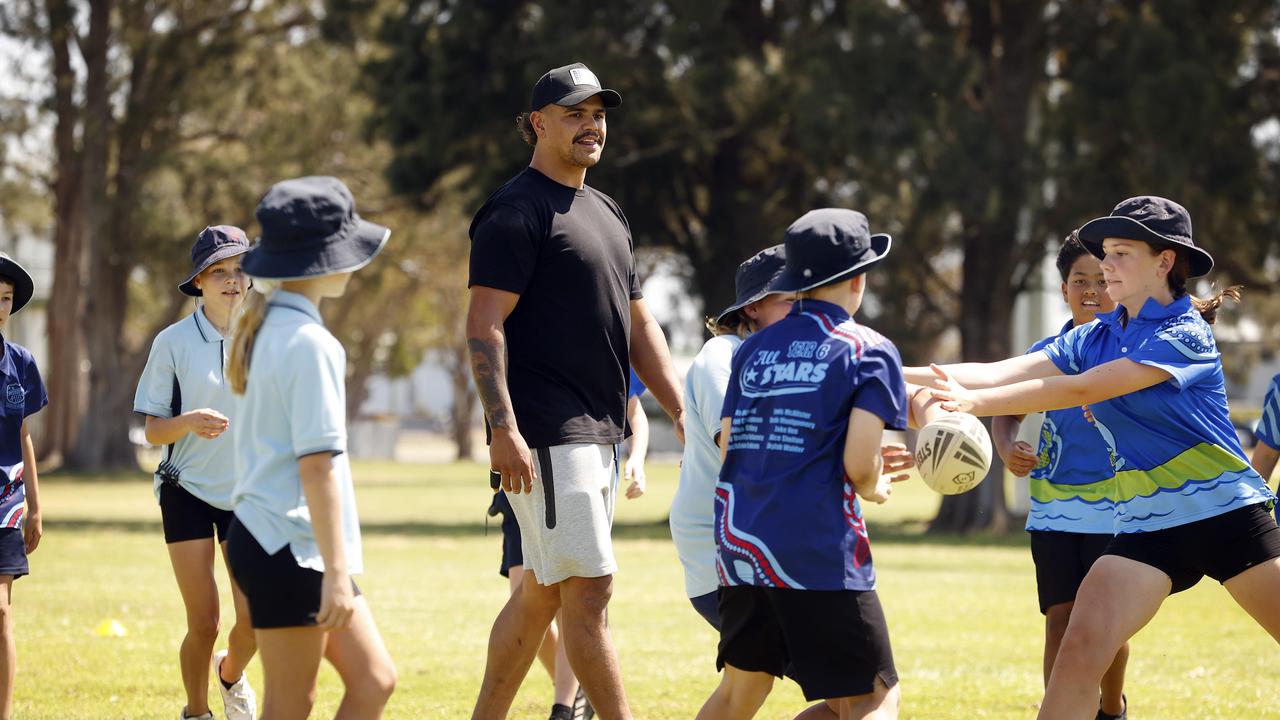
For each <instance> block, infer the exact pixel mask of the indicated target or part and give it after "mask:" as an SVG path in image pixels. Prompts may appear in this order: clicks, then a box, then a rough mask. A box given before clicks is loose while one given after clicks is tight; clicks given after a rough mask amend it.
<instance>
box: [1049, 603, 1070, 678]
mask: <svg viewBox="0 0 1280 720" xmlns="http://www.w3.org/2000/svg"><path fill="white" fill-rule="evenodd" d="M1074 604H1075V603H1073V602H1066V603H1058V604H1057V605H1051V606H1049V607H1047V608H1045V611H1044V685H1045V687H1048V686H1049V675H1050V674H1051V673H1052V672H1053V661H1054V660H1055V659H1056V658H1057V657H1058V648H1059V647H1061V646H1062V636H1063V635H1066V634H1067V624H1068V623H1070V622H1071V607H1072V606H1073V605H1074Z"/></svg>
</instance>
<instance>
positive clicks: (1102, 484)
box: [1027, 320, 1116, 535]
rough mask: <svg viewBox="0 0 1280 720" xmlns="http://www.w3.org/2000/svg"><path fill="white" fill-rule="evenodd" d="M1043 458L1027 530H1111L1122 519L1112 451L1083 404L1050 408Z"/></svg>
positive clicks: (1033, 481) (1033, 482)
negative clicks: (1118, 511)
mask: <svg viewBox="0 0 1280 720" xmlns="http://www.w3.org/2000/svg"><path fill="white" fill-rule="evenodd" d="M1074 327H1075V323H1074V321H1072V320H1068V321H1067V324H1066V325H1064V326H1063V327H1062V329H1061V330H1059V331H1058V334H1057V335H1050V336H1049V337H1047V338H1044V339H1043V340H1041V341H1040V342H1038V343H1036V344H1035V345H1032V346H1031V349H1030V350H1028V351H1027V353H1028V354H1030V353H1033V352H1039V351H1040V349H1041V348H1043V347H1045V346H1046V345H1048V344H1049V343H1051V342H1053V341H1054V340H1057V339H1058V338H1060V337H1062V336H1063V335H1065V334H1067V333H1068V332H1071V330H1072V328H1074ZM1036 454H1037V456H1038V458H1039V459H1038V460H1037V461H1036V466H1035V468H1034V469H1033V470H1032V471H1031V477H1030V478H1029V479H1028V481H1027V484H1028V487H1029V488H1030V491H1031V492H1030V494H1031V508H1030V510H1029V511H1028V512H1027V530H1034V531H1052V532H1073V533H1092V534H1099V535H1110V534H1111V533H1112V532H1113V528H1114V526H1115V520H1116V508H1115V502H1114V501H1113V500H1112V499H1111V486H1112V485H1113V484H1114V483H1113V482H1112V476H1113V475H1114V473H1113V471H1112V468H1111V455H1110V453H1109V452H1107V445H1106V443H1105V442H1103V440H1102V435H1101V434H1100V433H1099V432H1098V429H1097V428H1096V427H1094V426H1093V423H1090V422H1089V421H1088V420H1087V419H1085V416H1084V411H1082V410H1081V409H1080V408H1078V407H1073V408H1066V409H1063V410H1050V411H1049V412H1047V413H1045V414H1044V424H1043V425H1041V426H1040V443H1039V447H1038V448H1037V450H1036Z"/></svg>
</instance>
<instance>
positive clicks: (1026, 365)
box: [902, 352, 1062, 390]
mask: <svg viewBox="0 0 1280 720" xmlns="http://www.w3.org/2000/svg"><path fill="white" fill-rule="evenodd" d="M932 367H933V366H929V367H904V368H902V373H903V376H904V377H905V378H906V380H907V382H908V383H913V384H916V385H925V386H928V387H938V376H937V375H935V374H934V372H933V370H932ZM942 369H943V370H946V371H947V374H948V375H950V376H951V377H952V378H953V379H954V380H956V381H957V382H959V383H960V384H961V385H963V386H965V387H967V388H971V389H974V390H977V389H980V388H989V387H996V386H999V385H1009V384H1012V383H1016V382H1022V381H1024V380H1036V379H1038V378H1045V377H1051V376H1053V375H1061V374H1062V371H1061V370H1059V369H1058V366H1057V365H1054V364H1053V361H1052V360H1050V359H1049V356H1048V355H1046V354H1045V353H1042V352H1033V353H1028V354H1026V355H1019V356H1017V357H1012V358H1009V359H1008V360H1001V361H999V362H991V363H956V364H954V365H943V366H942Z"/></svg>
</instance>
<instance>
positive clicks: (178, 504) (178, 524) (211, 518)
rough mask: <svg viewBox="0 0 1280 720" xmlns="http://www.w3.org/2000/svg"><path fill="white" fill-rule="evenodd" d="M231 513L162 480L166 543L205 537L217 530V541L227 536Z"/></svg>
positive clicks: (161, 508)
mask: <svg viewBox="0 0 1280 720" xmlns="http://www.w3.org/2000/svg"><path fill="white" fill-rule="evenodd" d="M231 517H232V513H231V511H230V510H221V509H219V508H216V507H214V506H212V505H210V504H209V503H207V502H205V501H203V500H201V499H200V498H198V497H196V496H195V495H192V494H191V493H190V492H188V491H187V489H186V488H184V487H182V486H181V485H178V484H176V483H168V482H166V483H161V484H160V520H161V522H163V523H164V541H165V542H166V543H176V542H185V541H187V540H204V539H206V538H211V537H213V536H214V532H215V530H216V531H217V536H218V542H225V541H226V539H227V528H229V527H230V526H231Z"/></svg>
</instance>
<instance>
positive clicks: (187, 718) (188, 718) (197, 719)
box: [178, 707, 213, 720]
mask: <svg viewBox="0 0 1280 720" xmlns="http://www.w3.org/2000/svg"><path fill="white" fill-rule="evenodd" d="M178 720H213V711H212V710H210V711H209V712H207V713H205V714H203V715H188V714H187V709H186V708H185V707H184V708H182V714H181V715H179V716H178Z"/></svg>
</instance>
